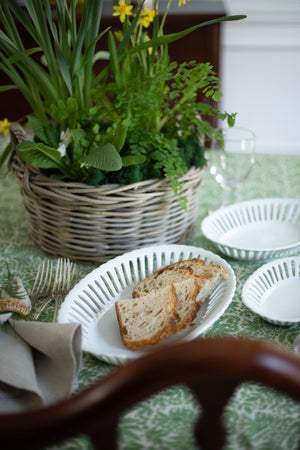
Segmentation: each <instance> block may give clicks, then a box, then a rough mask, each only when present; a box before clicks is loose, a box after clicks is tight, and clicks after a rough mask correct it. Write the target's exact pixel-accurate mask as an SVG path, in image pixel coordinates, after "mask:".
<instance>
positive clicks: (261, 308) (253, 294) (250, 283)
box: [242, 256, 300, 325]
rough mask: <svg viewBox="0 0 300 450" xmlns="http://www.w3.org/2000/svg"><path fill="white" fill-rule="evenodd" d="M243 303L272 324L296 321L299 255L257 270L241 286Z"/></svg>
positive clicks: (299, 297) (299, 299) (299, 306)
mask: <svg viewBox="0 0 300 450" xmlns="http://www.w3.org/2000/svg"><path fill="white" fill-rule="evenodd" d="M242 299H243V302H244V304H245V305H246V306H247V307H248V308H250V309H251V310H252V311H253V312H255V313H256V314H259V315H260V316H261V317H263V318H264V319H265V320H267V321H268V322H271V323H275V324H276V325H293V324H295V323H298V322H300V256H296V257H290V258H283V259H278V260H276V261H272V262H269V263H268V264H265V265H263V266H262V267H260V268H259V269H258V270H256V272H254V273H253V274H252V275H251V277H250V278H249V279H248V280H247V282H246V283H245V285H244V287H243V291H242Z"/></svg>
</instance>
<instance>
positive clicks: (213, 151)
mask: <svg viewBox="0 0 300 450" xmlns="http://www.w3.org/2000/svg"><path fill="white" fill-rule="evenodd" d="M217 132H218V136H214V137H213V138H212V139H211V144H210V149H209V151H208V152H207V159H208V164H209V168H210V173H211V174H212V175H213V177H214V178H215V180H216V181H217V182H218V183H219V184H220V185H221V186H222V188H223V202H222V206H225V205H228V204H231V203H234V202H235V201H236V192H237V188H238V187H239V185H240V184H241V183H242V182H243V181H244V180H246V178H247V177H248V176H249V174H250V172H251V170H252V167H253V165H254V161H255V158H254V152H255V134H254V133H253V131H251V130H249V129H247V128H238V127H233V128H229V127H228V128H226V127H222V128H217Z"/></svg>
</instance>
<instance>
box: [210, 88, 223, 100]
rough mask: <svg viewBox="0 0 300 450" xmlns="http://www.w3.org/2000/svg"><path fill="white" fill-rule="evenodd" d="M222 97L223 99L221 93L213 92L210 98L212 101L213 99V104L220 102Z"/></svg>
mask: <svg viewBox="0 0 300 450" xmlns="http://www.w3.org/2000/svg"><path fill="white" fill-rule="evenodd" d="M222 97H223V94H222V92H220V91H216V92H214V94H213V96H212V99H213V100H214V101H215V102H219V101H220V100H221V98H222Z"/></svg>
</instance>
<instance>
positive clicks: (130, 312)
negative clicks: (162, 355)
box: [115, 284, 178, 350]
mask: <svg viewBox="0 0 300 450" xmlns="http://www.w3.org/2000/svg"><path fill="white" fill-rule="evenodd" d="M176 306H177V295H176V290H175V287H174V285H173V284H171V285H169V286H167V287H166V288H164V289H159V290H156V291H153V292H152V293H150V294H148V295H145V296H142V297H140V298H139V299H130V300H120V301H117V302H116V303H115V308H116V313H117V318H118V322H119V327H120V333H121V338H122V341H123V343H124V345H125V346H126V347H127V348H129V349H130V350H138V349H140V348H143V347H145V346H147V345H155V344H157V343H158V342H159V341H160V340H161V339H163V338H164V337H166V336H168V335H169V333H170V330H171V329H172V328H173V327H174V326H175V324H176V319H177V317H178V314H177V312H176Z"/></svg>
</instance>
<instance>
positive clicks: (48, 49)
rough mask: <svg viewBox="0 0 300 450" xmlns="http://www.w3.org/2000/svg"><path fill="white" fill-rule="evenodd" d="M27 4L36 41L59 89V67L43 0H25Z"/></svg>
mask: <svg viewBox="0 0 300 450" xmlns="http://www.w3.org/2000/svg"><path fill="white" fill-rule="evenodd" d="M25 5H26V8H27V10H28V12H29V14H30V17H31V18H32V20H33V23H34V25H35V27H36V30H37V40H36V42H37V43H38V45H39V46H40V47H41V49H42V50H43V53H44V55H45V58H46V61H47V67H48V70H49V73H50V74H51V77H52V79H53V83H54V84H55V85H56V86H57V89H59V79H58V74H57V69H58V67H57V63H56V58H55V54H54V50H53V46H52V42H51V38H50V33H49V29H48V26H47V21H46V15H45V13H44V9H43V6H42V2H41V0H25Z"/></svg>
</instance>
